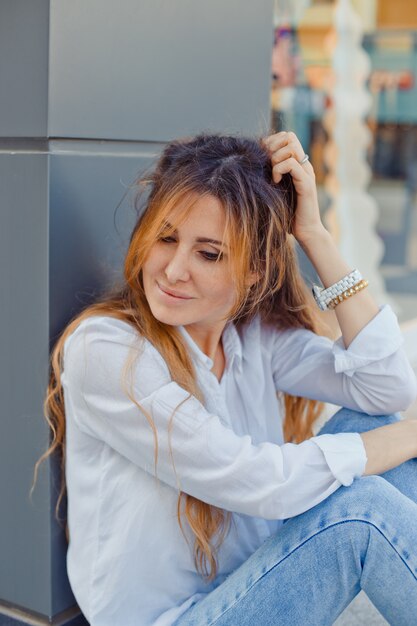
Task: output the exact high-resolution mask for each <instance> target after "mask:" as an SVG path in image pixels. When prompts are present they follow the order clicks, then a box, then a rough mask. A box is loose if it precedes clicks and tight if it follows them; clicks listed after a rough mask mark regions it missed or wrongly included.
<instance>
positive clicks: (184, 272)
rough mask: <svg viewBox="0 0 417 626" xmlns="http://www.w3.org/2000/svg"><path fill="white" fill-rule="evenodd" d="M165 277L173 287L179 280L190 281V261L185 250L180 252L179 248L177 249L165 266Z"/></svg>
mask: <svg viewBox="0 0 417 626" xmlns="http://www.w3.org/2000/svg"><path fill="white" fill-rule="evenodd" d="M165 276H166V277H167V279H168V282H170V283H171V284H173V285H174V284H175V283H176V282H178V281H179V280H182V281H187V280H189V278H190V271H189V259H188V255H187V253H186V251H185V250H180V248H179V247H177V248H176V250H175V252H173V254H172V256H171V258H170V259H169V261H168V263H167V265H166V266H165Z"/></svg>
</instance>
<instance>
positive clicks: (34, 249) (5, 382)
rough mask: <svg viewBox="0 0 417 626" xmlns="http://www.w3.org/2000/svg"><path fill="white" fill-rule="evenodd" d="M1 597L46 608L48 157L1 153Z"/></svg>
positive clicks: (48, 549)
mask: <svg viewBox="0 0 417 626" xmlns="http://www.w3.org/2000/svg"><path fill="white" fill-rule="evenodd" d="M0 189H1V212H0V294H1V300H0V345H1V359H0V397H1V406H0V442H1V453H0V502H1V526H0V530H1V532H0V554H1V567H0V599H1V600H7V601H8V602H10V603H15V604H16V605H18V606H23V607H27V606H29V607H31V608H32V609H33V610H34V611H39V612H41V613H46V614H47V613H48V612H49V609H50V590H49V583H48V581H49V580H50V559H51V546H50V533H51V528H50V509H49V501H50V493H49V467H48V465H47V464H46V465H45V466H44V467H43V469H42V472H41V476H40V481H39V483H38V486H37V489H36V491H35V493H34V497H33V503H32V502H31V501H30V500H29V489H30V486H31V482H32V474H33V466H34V463H35V461H36V459H37V458H38V457H39V456H40V454H41V452H42V451H43V450H44V449H45V447H46V442H47V438H48V437H47V429H46V424H45V422H44V420H43V418H42V408H41V407H42V400H43V394H44V391H45V388H46V381H47V364H48V335H49V332H48V283H47V267H48V256H47V250H48V245H47V237H48V234H47V233H48V229H47V223H48V201H47V156H46V155H45V154H31V155H28V154H14V155H12V154H0Z"/></svg>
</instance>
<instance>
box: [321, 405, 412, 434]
mask: <svg viewBox="0 0 417 626" xmlns="http://www.w3.org/2000/svg"><path fill="white" fill-rule="evenodd" d="M401 419H402V418H401V415H400V413H392V414H390V415H368V414H367V413H361V412H360V411H355V410H353V409H347V408H345V407H342V408H341V409H339V410H338V411H337V412H336V413H335V414H334V415H333V416H332V417H331V418H330V419H329V420H328V421H327V422H326V423H325V424H324V426H323V427H322V428H321V429H320V431H319V432H318V433H317V434H318V435H323V434H335V433H349V432H359V433H360V432H365V431H368V430H373V429H374V428H379V427H380V426H385V425H387V424H393V423H394V422H398V421H400V420H401Z"/></svg>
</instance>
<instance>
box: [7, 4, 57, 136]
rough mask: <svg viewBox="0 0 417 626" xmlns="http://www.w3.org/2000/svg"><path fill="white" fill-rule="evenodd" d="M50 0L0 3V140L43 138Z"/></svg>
mask: <svg viewBox="0 0 417 626" xmlns="http://www.w3.org/2000/svg"><path fill="white" fill-rule="evenodd" d="M48 34H49V0H1V1H0V137H45V135H46V128H47V115H48V47H49V45H48V44H49V42H48Z"/></svg>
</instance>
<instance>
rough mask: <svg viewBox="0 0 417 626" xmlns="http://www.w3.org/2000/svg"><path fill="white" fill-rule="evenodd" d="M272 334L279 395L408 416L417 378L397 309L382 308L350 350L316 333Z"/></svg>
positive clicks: (269, 346) (268, 338) (269, 341)
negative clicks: (289, 395) (397, 315)
mask: <svg viewBox="0 0 417 626" xmlns="http://www.w3.org/2000/svg"><path fill="white" fill-rule="evenodd" d="M270 333H271V331H269V335H266V337H265V338H264V341H265V345H266V349H268V350H270V351H271V350H272V354H271V363H272V373H273V378H274V382H275V388H276V390H277V391H283V392H286V393H289V394H292V395H296V396H302V397H306V398H311V399H312V400H320V401H323V402H329V403H331V404H334V405H337V406H344V407H347V408H350V409H354V410H357V411H362V412H364V413H368V414H369V415H381V414H389V413H396V412H397V411H405V410H406V409H407V408H408V407H409V406H410V405H411V404H412V402H413V401H414V400H415V398H416V395H417V381H416V376H415V374H414V372H413V370H412V368H411V365H410V363H409V361H408V358H407V355H406V354H405V351H404V348H403V346H402V344H403V342H404V339H403V336H402V333H401V330H400V328H399V325H398V321H397V318H396V316H395V314H394V312H393V311H392V309H391V307H390V306H389V305H388V304H386V305H384V306H382V307H380V310H379V312H378V313H377V315H376V316H375V317H374V318H373V319H372V320H370V321H369V322H368V324H366V325H365V326H364V327H363V328H362V329H361V331H360V332H359V333H358V334H357V335H356V337H355V338H354V339H353V341H352V342H351V344H350V345H349V346H348V348H347V349H346V348H345V347H344V343H343V338H342V337H340V338H339V339H337V340H336V341H335V342H333V341H331V340H330V339H329V338H328V337H322V336H320V335H316V334H315V333H313V332H312V331H310V330H307V329H304V328H299V329H287V330H284V331H280V330H275V331H272V333H273V335H272V337H271V334H270Z"/></svg>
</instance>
